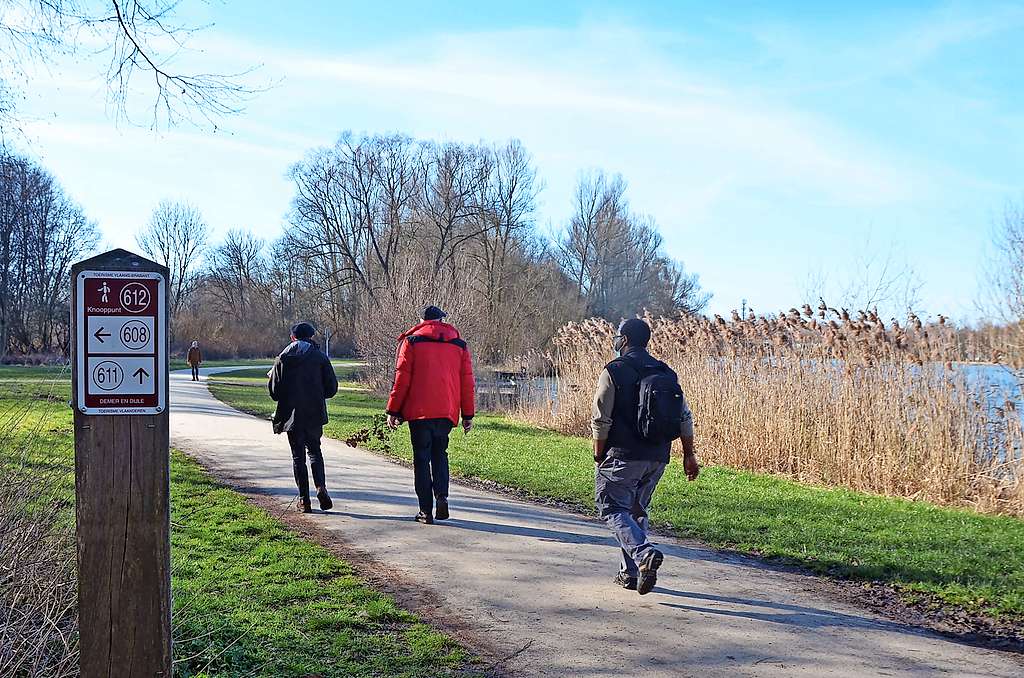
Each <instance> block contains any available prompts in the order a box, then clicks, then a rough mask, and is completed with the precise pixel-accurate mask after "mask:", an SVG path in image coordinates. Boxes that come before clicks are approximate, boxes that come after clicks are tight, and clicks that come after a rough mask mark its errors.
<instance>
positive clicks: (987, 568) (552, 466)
mask: <svg viewBox="0 0 1024 678" xmlns="http://www.w3.org/2000/svg"><path fill="white" fill-rule="evenodd" d="M211 389H212V391H213V393H214V395H216V396H217V397H218V398H220V399H221V400H224V401H226V402H228V403H230V404H232V405H234V406H235V407H238V408H240V409H242V410H245V411H248V412H251V413H253V414H257V415H260V416H269V414H270V412H271V411H272V409H273V403H271V402H270V401H269V399H267V398H266V396H265V395H264V391H263V382H262V380H260V379H256V378H253V379H250V380H248V381H246V380H244V379H236V380H234V381H233V382H231V383H223V382H216V381H215V382H214V383H213V384H212V385H211ZM383 407H384V403H383V401H381V400H380V399H377V398H374V397H371V396H369V395H367V394H365V393H353V392H344V393H341V394H339V395H338V397H337V398H335V399H334V400H332V401H331V403H330V415H331V423H330V424H329V426H328V427H327V431H326V432H327V434H328V435H330V436H331V437H334V438H346V437H348V436H349V435H351V434H352V433H353V432H355V431H357V430H359V429H361V428H363V427H365V426H367V425H368V422H369V420H370V417H371V416H372V415H373V414H376V413H379V412H381V411H382V410H383ZM476 424H477V428H475V429H474V431H473V433H472V434H471V435H469V436H463V435H461V434H455V435H453V437H452V445H451V449H450V462H451V468H452V472H453V473H455V474H458V475H462V476H469V477H475V478H481V479H488V480H493V481H496V482H498V483H501V484H503V485H507V486H511V487H516V488H521V489H523V490H526V491H527V492H529V493H532V494H534V495H536V496H538V497H550V498H555V499H559V500H563V501H568V502H571V503H573V504H576V505H578V506H580V507H583V508H586V509H591V508H592V507H593V497H592V492H593V462H592V460H591V458H590V443H589V441H587V440H583V439H580V438H573V437H568V436H564V435H560V434H557V433H553V432H551V431H547V430H544V429H539V428H536V427H533V426H529V425H525V424H522V423H519V422H516V421H513V420H510V419H508V418H506V417H500V416H492V415H480V416H478V417H477V419H476ZM698 436H699V432H698ZM698 441H699V437H698ZM392 454H394V455H396V456H398V457H400V458H404V459H409V458H410V455H411V451H410V447H409V442H408V438H407V434H406V433H405V431H404V429H402V431H401V433H400V434H399V435H396V436H395V438H394V441H393V445H392ZM651 518H652V520H653V522H654V523H655V524H657V525H659V526H662V527H667V528H670V529H672V530H674V531H676V532H677V533H679V534H681V535H685V536H690V537H695V538H697V539H700V540H701V541H704V542H706V543H708V544H712V545H715V546H719V547H725V548H731V549H736V550H739V551H744V552H747V553H753V554H758V555H762V556H766V557H770V558H779V559H783V560H785V561H787V562H792V563H796V564H799V565H802V566H805V567H808V568H810V569H811V570H813V571H816V572H820V573H826V574H830V575H833V576H839V577H843V578H850V579H857V580H869V581H880V582H885V583H890V584H894V585H896V586H897V587H899V588H900V589H901V590H902V591H904V592H905V593H906V594H907V595H908V597H913V594H914V593H915V592H921V593H927V594H931V595H934V596H936V597H937V598H938V599H939V600H942V601H945V602H946V603H950V604H954V605H957V606H961V607H963V608H965V609H968V610H970V611H972V612H976V613H983V614H987V615H991V616H994V617H1009V618H1022V619H1024V521H1020V520H1017V519H1014V518H1007V517H993V516H984V515H979V514H976V513H973V512H970V511H966V510H958V509H949V508H939V507H936V506H933V505H931V504H927V503H924V502H911V501H905V500H900V499H889V498H884V497H877V496H874V495H868V494H863V493H859V492H852V491H847V490H835V489H822V488H816V487H808V486H805V485H801V484H798V483H794V482H791V481H788V480H785V479H781V478H775V477H771V476H763V475H756V474H752V473H745V472H739V471H735V470H732V469H728V468H722V467H711V468H706V469H704V471H703V472H702V474H701V477H700V480H699V481H697V482H695V483H689V482H687V481H686V478H685V476H684V474H683V472H682V465H681V464H679V463H677V462H673V463H672V464H671V465H670V466H669V468H668V471H667V472H666V474H665V478H664V480H663V481H662V483H661V485H660V486H659V488H658V492H657V494H656V495H655V500H654V506H653V511H652V514H651Z"/></svg>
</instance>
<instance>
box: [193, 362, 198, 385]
mask: <svg viewBox="0 0 1024 678" xmlns="http://www.w3.org/2000/svg"><path fill="white" fill-rule="evenodd" d="M192 381H199V365H193V366H192Z"/></svg>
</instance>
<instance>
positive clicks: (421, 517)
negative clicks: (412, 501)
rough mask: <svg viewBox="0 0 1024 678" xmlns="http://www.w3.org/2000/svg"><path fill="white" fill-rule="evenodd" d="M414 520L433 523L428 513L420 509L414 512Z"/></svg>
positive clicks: (426, 523)
mask: <svg viewBox="0 0 1024 678" xmlns="http://www.w3.org/2000/svg"><path fill="white" fill-rule="evenodd" d="M416 522H417V523H423V524H424V525H433V524H434V519H433V518H432V517H431V515H430V514H429V513H424V512H423V511H420V512H419V513H417V514H416Z"/></svg>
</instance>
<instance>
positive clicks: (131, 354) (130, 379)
mask: <svg viewBox="0 0 1024 678" xmlns="http://www.w3.org/2000/svg"><path fill="white" fill-rule="evenodd" d="M75 284H76V285H77V287H78V288H77V290H76V292H77V294H76V299H77V303H76V308H75V314H76V315H75V320H76V327H77V332H76V335H77V336H76V337H75V341H76V342H77V346H76V348H77V351H76V352H75V355H76V360H77V362H78V364H77V368H78V370H77V374H78V383H77V384H76V385H75V387H76V388H77V389H78V393H77V395H78V407H79V409H80V410H81V411H82V412H83V413H84V414H90V415H116V414H159V413H160V412H163V411H164V410H165V409H166V408H167V403H165V402H164V397H165V396H164V394H165V388H164V387H165V385H166V383H167V371H166V366H167V356H166V355H165V353H166V350H167V349H166V347H167V328H166V327H164V318H165V317H166V315H165V309H164V284H165V283H164V276H163V275H161V274H159V273H145V272H141V271H81V272H80V273H79V274H78V276H77V277H76V279H75Z"/></svg>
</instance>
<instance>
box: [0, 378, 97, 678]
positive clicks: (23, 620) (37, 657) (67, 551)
mask: <svg viewBox="0 0 1024 678" xmlns="http://www.w3.org/2000/svg"><path fill="white" fill-rule="evenodd" d="M46 399H47V401H48V402H47V405H46V406H45V408H46V409H44V412H45V411H47V410H49V409H52V408H55V407H58V406H59V405H58V404H57V403H56V402H55V401H53V400H52V398H50V397H46ZM33 400H34V398H32V397H26V398H21V399H12V398H6V397H0V676H22V677H24V678H72V677H73V676H77V675H78V612H77V580H76V573H75V540H74V522H73V520H71V518H70V515H71V514H70V511H71V510H72V508H71V503H70V501H69V499H68V498H67V497H66V490H65V489H64V488H65V487H66V485H65V484H66V483H67V482H68V477H69V474H70V473H71V472H72V471H71V469H70V468H69V467H67V466H65V465H64V463H65V461H66V460H67V459H68V457H67V456H66V452H64V451H59V450H57V449H54V447H53V442H52V440H51V439H50V438H48V437H47V436H43V435H40V434H41V431H42V429H43V427H44V426H45V425H46V420H47V417H46V416H45V414H44V415H42V416H34V415H33V412H32V408H33ZM58 400H59V399H58ZM64 400H66V398H64ZM33 419H34V421H33ZM31 459H37V460H38V459H49V460H50V461H49V462H48V463H46V464H41V463H35V464H34V463H32V462H31V461H30V460H31Z"/></svg>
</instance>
